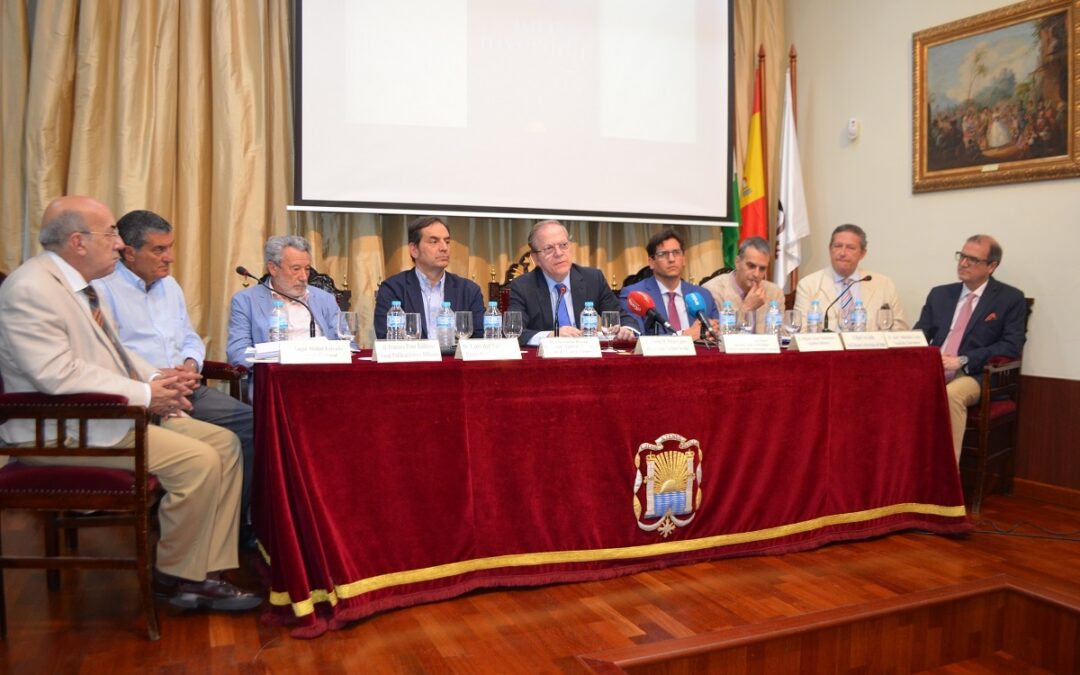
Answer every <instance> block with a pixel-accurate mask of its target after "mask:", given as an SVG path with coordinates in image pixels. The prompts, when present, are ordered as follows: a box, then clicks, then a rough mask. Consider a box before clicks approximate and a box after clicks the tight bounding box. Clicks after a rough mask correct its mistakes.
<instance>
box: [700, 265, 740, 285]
mask: <svg viewBox="0 0 1080 675" xmlns="http://www.w3.org/2000/svg"><path fill="white" fill-rule="evenodd" d="M734 271H735V270H734V269H733V268H731V267H721V268H720V269H717V270H713V271H712V273H711V274H706V275H705V276H704V277H702V278H701V281H699V282H698V286H703V285H704V284H705V282H706V281H711V280H713V279H715V278H716V277H718V276H720V275H721V274H727V273H728V272H734Z"/></svg>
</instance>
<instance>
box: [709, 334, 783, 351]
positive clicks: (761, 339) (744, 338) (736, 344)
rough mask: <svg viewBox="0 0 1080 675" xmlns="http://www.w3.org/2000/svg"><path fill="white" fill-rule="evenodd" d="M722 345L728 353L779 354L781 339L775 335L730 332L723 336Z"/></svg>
mask: <svg viewBox="0 0 1080 675" xmlns="http://www.w3.org/2000/svg"><path fill="white" fill-rule="evenodd" d="M721 337H722V338H723V340H722V341H721V346H722V347H723V348H724V351H725V352H727V353H728V354H779V353H780V341H779V340H777V339H776V336H775V335H756V334H753V333H729V334H727V335H723V336H721Z"/></svg>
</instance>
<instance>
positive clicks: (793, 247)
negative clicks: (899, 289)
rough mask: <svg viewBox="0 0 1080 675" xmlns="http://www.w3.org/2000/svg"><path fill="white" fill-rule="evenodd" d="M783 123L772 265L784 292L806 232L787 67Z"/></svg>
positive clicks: (775, 277) (800, 255)
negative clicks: (778, 196) (774, 257)
mask: <svg viewBox="0 0 1080 675" xmlns="http://www.w3.org/2000/svg"><path fill="white" fill-rule="evenodd" d="M785 89H786V99H785V101H784V123H783V126H782V127H781V129H782V131H781V132H780V205H779V208H778V209H777V212H776V265H775V266H774V267H773V269H774V272H773V281H774V282H775V283H776V285H777V286H779V287H780V288H782V289H784V292H785V293H787V292H789V291H790V290H791V289H789V288H788V274H789V273H791V272H792V271H793V270H796V269H798V267H799V263H800V262H802V251H801V246H800V244H799V240H800V239H802V238H803V237H806V236H809V234H810V216H809V215H808V214H807V212H806V191H805V190H803V180H802V166H801V164H800V162H799V140H798V139H797V138H796V137H795V115H794V114H793V113H792V109H791V70H790V69H789V70H788V72H787V86H786V88H785Z"/></svg>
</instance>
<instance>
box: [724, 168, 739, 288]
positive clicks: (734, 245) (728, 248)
mask: <svg viewBox="0 0 1080 675" xmlns="http://www.w3.org/2000/svg"><path fill="white" fill-rule="evenodd" d="M731 159H732V162H731V214H732V215H731V220H732V221H733V222H734V223H735V225H736V227H722V228H720V234H721V243H720V249H721V250H722V251H723V253H724V267H730V268H731V269H735V258H736V257H737V256H738V255H739V234H740V232H739V230H740V229H741V228H742V218H741V213H740V209H739V168H738V163H737V162H736V161H734V160H735V158H734V157H732V158H731Z"/></svg>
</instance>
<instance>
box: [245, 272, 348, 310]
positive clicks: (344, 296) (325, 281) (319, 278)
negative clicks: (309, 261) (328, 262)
mask: <svg viewBox="0 0 1080 675" xmlns="http://www.w3.org/2000/svg"><path fill="white" fill-rule="evenodd" d="M269 278H270V275H269V274H268V273H267V274H263V275H262V276H261V277H259V283H260V284H265V283H266V280H267V279H269ZM308 284H309V285H311V286H314V287H315V288H318V289H320V290H323V291H326V292H327V293H329V294H330V295H332V296H334V300H336V301H337V306H338V309H340V310H341V311H343V312H347V311H349V303H350V302H351V301H352V291H350V290H349V289H348V283H347V282H346V283H345V288H338V286H337V284H336V283H335V282H334V280H333V278H331V277H330V275H328V274H323V273H322V272H319V271H318V270H316V269H315V268H314V267H312V268H311V270H310V271H309V272H308ZM243 285H244V287H245V288H246V287H247V285H248V282H247V281H245V282H244V284H243Z"/></svg>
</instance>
